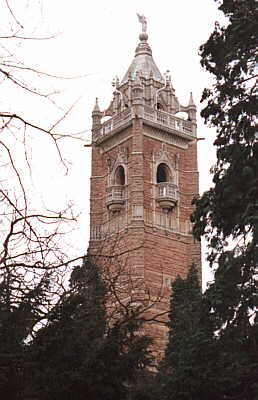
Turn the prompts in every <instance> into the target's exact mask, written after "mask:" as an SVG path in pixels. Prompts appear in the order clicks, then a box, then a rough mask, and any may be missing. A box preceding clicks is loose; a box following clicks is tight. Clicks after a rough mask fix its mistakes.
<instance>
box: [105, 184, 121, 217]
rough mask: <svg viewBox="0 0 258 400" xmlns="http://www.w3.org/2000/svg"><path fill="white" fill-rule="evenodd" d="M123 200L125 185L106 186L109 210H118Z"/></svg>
mask: <svg viewBox="0 0 258 400" xmlns="http://www.w3.org/2000/svg"><path fill="white" fill-rule="evenodd" d="M124 202H125V186H123V185H114V186H109V187H108V188H107V197H106V204H107V207H108V209H109V210H111V211H119V210H121V208H122V207H123V204H124Z"/></svg>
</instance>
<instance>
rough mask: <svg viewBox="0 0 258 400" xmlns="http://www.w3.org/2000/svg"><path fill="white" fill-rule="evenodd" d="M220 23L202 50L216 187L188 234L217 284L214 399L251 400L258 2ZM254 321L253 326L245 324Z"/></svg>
mask: <svg viewBox="0 0 258 400" xmlns="http://www.w3.org/2000/svg"><path fill="white" fill-rule="evenodd" d="M219 9H220V10H221V11H222V12H223V13H224V14H225V16H226V17H227V18H228V25H227V26H225V27H221V26H220V25H219V24H218V23H217V24H216V26H215V30H214V32H213V33H212V34H211V36H210V38H209V39H208V41H207V42H206V43H205V44H204V45H203V46H202V47H201V57H202V59H201V64H202V65H203V66H204V67H205V68H206V69H207V70H208V71H209V72H210V73H212V74H213V75H214V77H215V83H214V86H213V88H212V90H208V89H205V90H204V93H203V98H202V100H203V101H205V102H206V106H205V108H204V109H203V110H202V116H203V117H204V118H205V121H206V123H207V124H210V125H211V126H214V127H216V129H217V138H216V140H215V143H214V144H215V146H216V147H217V163H216V165H215V166H214V168H213V170H212V172H213V182H214V187H212V188H211V189H210V190H209V191H207V192H205V193H204V194H203V195H202V196H201V197H200V198H199V199H196V200H195V201H194V203H195V205H196V210H195V212H194V214H193V222H194V234H195V236H196V237H197V238H200V237H201V236H205V237H206V239H207V240H208V243H209V248H210V253H209V257H208V260H209V262H210V265H211V266H212V267H213V268H214V267H215V268H216V272H215V281H214V283H213V284H212V285H211V286H210V288H209V289H208V291H207V293H206V298H207V301H208V302H209V305H210V311H211V312H212V314H211V316H212V318H213V322H214V324H215V329H216V330H217V334H218V340H217V342H216V349H217V351H216V356H217V363H218V373H217V375H216V380H217V381H218V382H220V385H219V387H220V389H219V390H218V393H217V394H218V397H217V398H218V399H219V398H221V399H224V398H229V399H241V400H245V399H248V400H250V399H256V398H257V396H258V393H257V386H256V383H255V382H256V377H255V375H256V373H255V371H256V370H257V366H258V360H257V325H256V319H255V314H254V313H255V309H256V307H257V296H256V294H257V287H256V284H257V281H256V279H255V278H256V276H255V271H256V268H257V263H258V245H257V244H258V141H257V133H256V126H255V115H256V113H257V95H256V92H255V88H256V79H257V75H255V61H256V49H257V33H258V32H257V31H258V25H257V2H256V1H255V0H245V1H242V0H223V1H219ZM251 315H252V318H250V316H251Z"/></svg>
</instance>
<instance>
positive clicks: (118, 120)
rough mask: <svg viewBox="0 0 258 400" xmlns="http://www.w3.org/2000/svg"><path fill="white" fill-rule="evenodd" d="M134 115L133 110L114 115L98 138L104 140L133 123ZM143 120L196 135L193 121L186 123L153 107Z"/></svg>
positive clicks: (147, 110) (145, 111)
mask: <svg viewBox="0 0 258 400" xmlns="http://www.w3.org/2000/svg"><path fill="white" fill-rule="evenodd" d="M132 118H133V114H132V111H131V108H128V109H125V110H123V111H122V112H121V113H119V114H116V115H114V116H113V117H112V118H110V119H109V120H107V121H105V122H103V124H102V126H101V128H100V130H99V131H98V134H97V137H98V138H99V139H102V138H104V137H106V136H107V135H109V134H110V133H111V132H112V131H114V130H115V129H117V128H120V127H122V126H124V125H125V124H127V123H128V122H129V121H131V120H132ZM143 119H145V121H150V122H154V123H156V124H159V125H162V126H164V127H168V128H170V129H173V130H174V131H176V132H179V133H183V134H187V135H190V136H192V137H194V136H195V135H196V132H195V127H194V125H193V124H192V122H191V121H186V120H184V119H182V118H178V117H176V116H175V115H172V114H170V113H167V112H165V111H160V110H154V109H153V108H151V107H148V106H145V107H144V113H143Z"/></svg>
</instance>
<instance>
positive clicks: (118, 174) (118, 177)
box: [115, 165, 125, 186]
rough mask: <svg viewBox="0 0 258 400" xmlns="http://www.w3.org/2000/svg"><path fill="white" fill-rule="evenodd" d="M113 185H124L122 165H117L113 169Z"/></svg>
mask: <svg viewBox="0 0 258 400" xmlns="http://www.w3.org/2000/svg"><path fill="white" fill-rule="evenodd" d="M115 185H119V186H124V185H125V170H124V167H122V165H119V167H117V169H116V171H115Z"/></svg>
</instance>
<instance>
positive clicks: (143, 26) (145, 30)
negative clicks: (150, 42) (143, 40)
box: [137, 13, 147, 33]
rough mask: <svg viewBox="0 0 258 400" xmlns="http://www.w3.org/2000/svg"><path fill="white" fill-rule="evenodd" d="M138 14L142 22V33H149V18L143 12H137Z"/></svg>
mask: <svg viewBox="0 0 258 400" xmlns="http://www.w3.org/2000/svg"><path fill="white" fill-rule="evenodd" d="M137 16H138V19H139V22H140V23H141V24H142V33H147V19H146V17H145V16H144V15H143V14H142V15H140V14H138V13H137Z"/></svg>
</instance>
